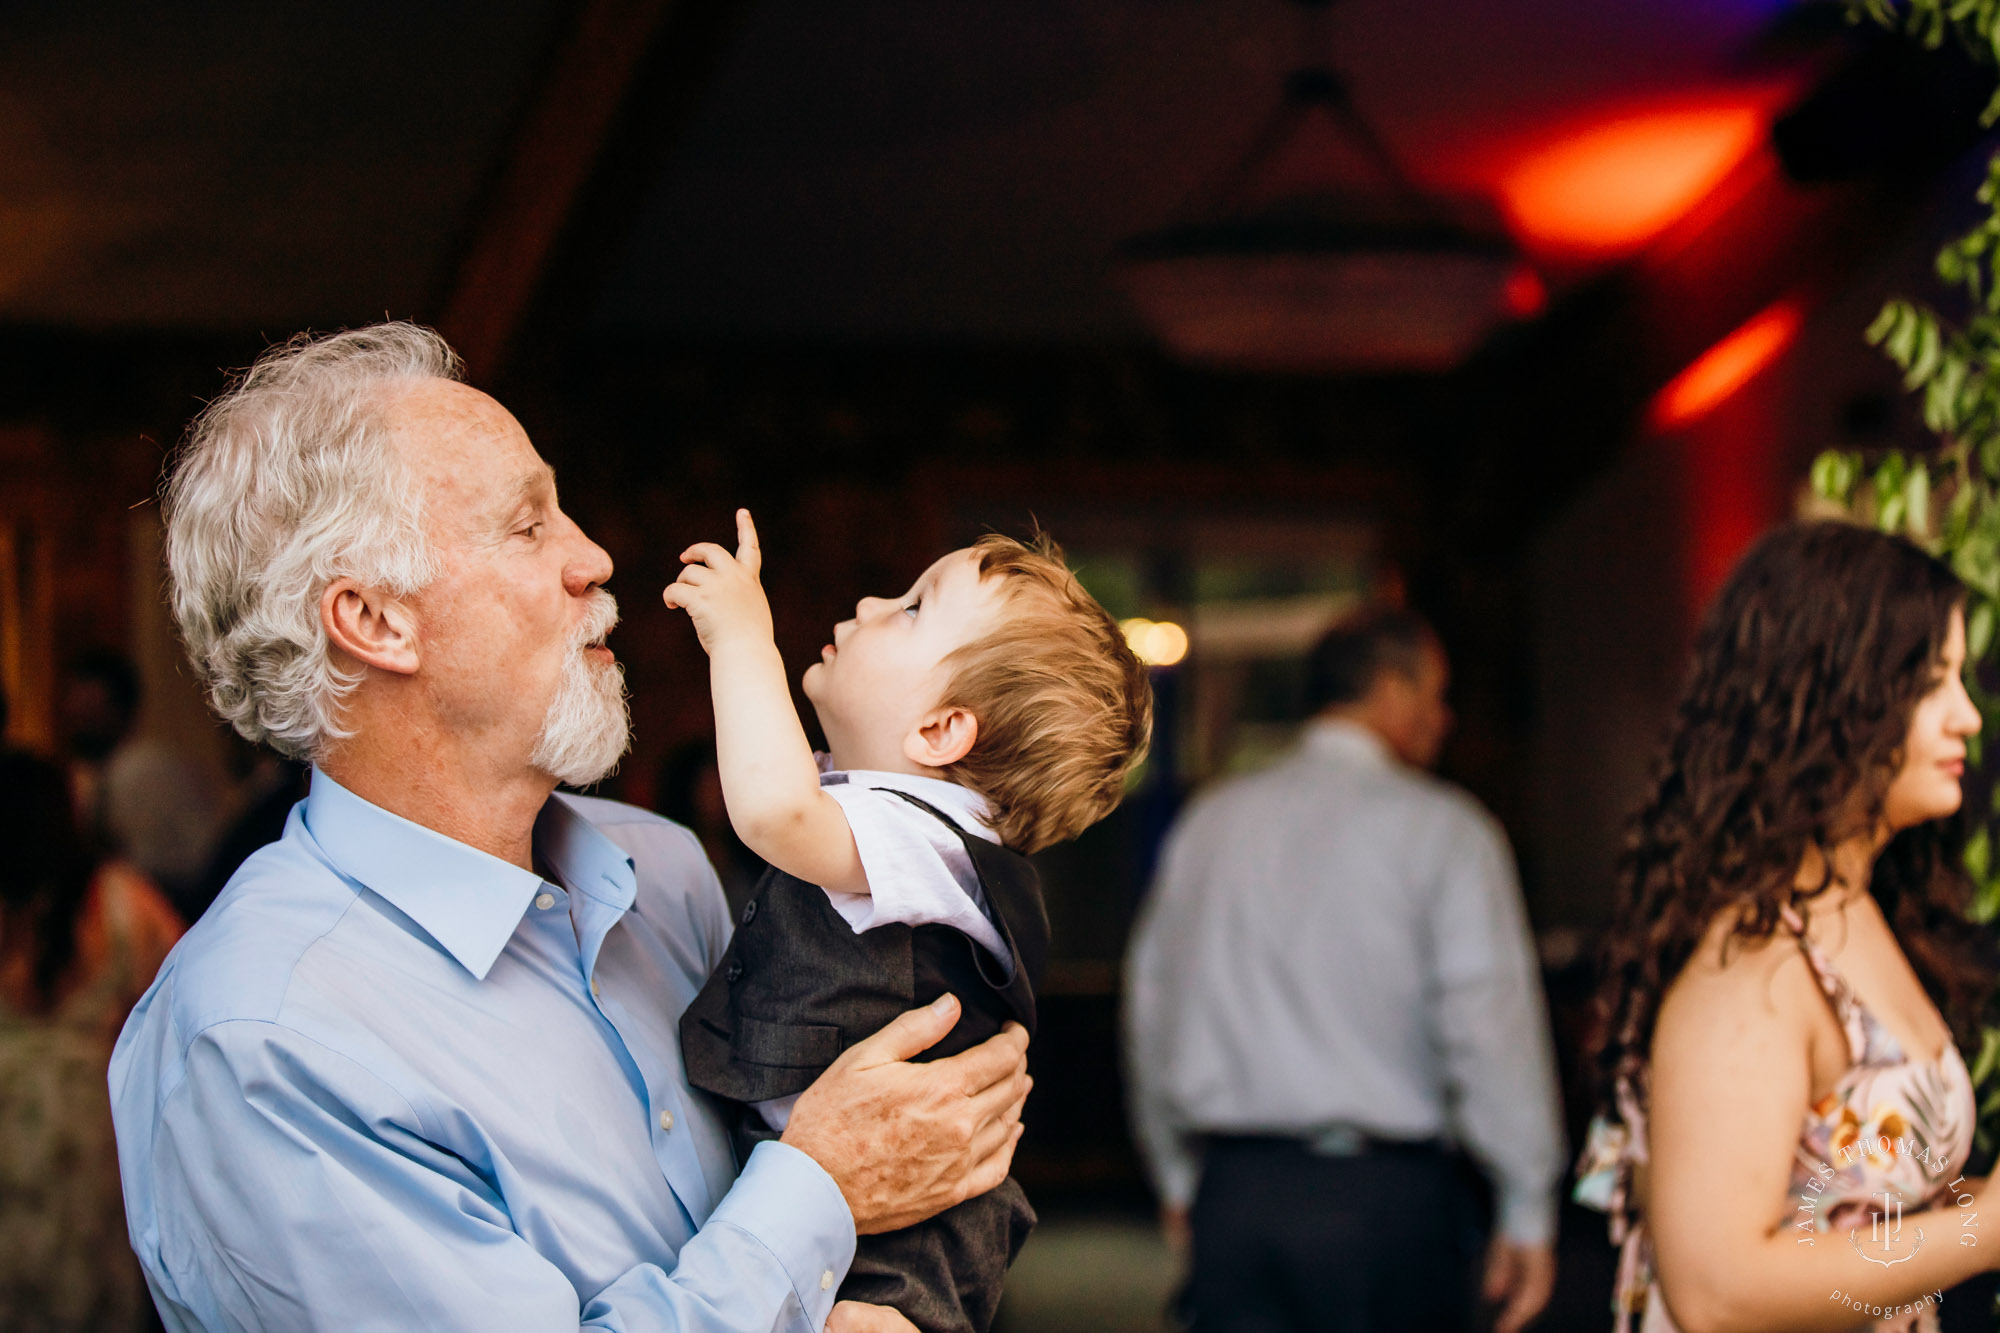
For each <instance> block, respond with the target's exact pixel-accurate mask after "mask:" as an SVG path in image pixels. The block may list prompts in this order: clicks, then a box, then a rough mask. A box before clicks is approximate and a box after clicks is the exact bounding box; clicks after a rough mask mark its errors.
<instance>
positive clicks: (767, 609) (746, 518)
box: [660, 509, 771, 657]
mask: <svg viewBox="0 0 2000 1333" xmlns="http://www.w3.org/2000/svg"><path fill="white" fill-rule="evenodd" d="M681 563H682V564H683V565H684V566H685V568H683V569H682V570H681V576H680V578H678V579H676V580H675V581H674V582H673V583H671V584H669V585H668V586H667V590H666V591H665V592H663V593H661V594H660V600H661V601H663V602H665V603H666V604H667V605H668V606H669V607H679V608H680V609H682V610H684V611H686V612H687V613H688V619H690V620H692V621H694V632H695V633H696V634H697V635H699V636H700V638H701V646H702V648H703V649H704V650H705V651H706V652H707V653H708V655H709V656H710V657H713V656H715V653H716V650H717V648H719V647H723V646H726V645H728V644H730V643H735V642H740V641H748V642H752V643H763V644H767V645H768V644H769V643H770V642H771V603H770V602H769V601H768V600H767V599H766V598H765V596H764V585H763V584H761V583H759V582H758V581H757V576H758V575H759V574H760V573H761V572H762V571H763V568H764V552H763V548H761V547H760V546H758V545H757V525H756V524H754V523H752V522H751V521H750V511H749V510H747V509H739V510H737V511H736V554H735V555H731V554H730V553H729V552H728V551H725V550H723V549H722V547H720V546H718V545H716V544H715V543H714V542H696V543H695V544H694V545H693V546H690V547H688V548H687V550H685V551H682V552H681Z"/></svg>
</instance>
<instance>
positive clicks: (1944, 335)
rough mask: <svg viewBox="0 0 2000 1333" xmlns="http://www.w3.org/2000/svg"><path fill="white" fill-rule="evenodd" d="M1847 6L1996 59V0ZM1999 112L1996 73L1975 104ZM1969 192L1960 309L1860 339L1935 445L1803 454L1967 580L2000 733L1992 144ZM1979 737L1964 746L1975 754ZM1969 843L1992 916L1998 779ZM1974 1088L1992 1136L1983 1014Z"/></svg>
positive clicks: (1982, 1129)
mask: <svg viewBox="0 0 2000 1333" xmlns="http://www.w3.org/2000/svg"><path fill="white" fill-rule="evenodd" d="M1850 13H1851V15H1852V16H1854V17H1856V18H1867V19H1872V20H1874V21H1875V22H1877V23H1880V24H1882V25H1883V26H1885V27H1887V28H1890V29H1893V30H1896V31H1899V32H1902V33H1904V34H1906V35H1908V36H1909V37H1911V38H1913V39H1915V40H1916V41H1918V42H1920V43H1922V44H1923V45H1924V46H1926V47H1929V48H1932V49H1936V48H1939V47H1941V46H1943V45H1944V44H1945V43H1946V42H1948V41H1950V42H1956V43H1957V44H1958V45H1959V46H1961V47H1962V48H1963V49H1964V50H1965V51H1967V52H1968V53H1969V54H1970V55H1972V56H1973V57H1974V58H1975V59H1977V60H1979V61H1980V62H1982V63H1984V64H1986V65H1989V66H2000V0H1854V3H1852V4H1851V5H1850ZM1996 122H2000V87H1996V90H1995V92H1994V94H1993V96H1992V98H1991V100H1989V101H1988V103H1987V106H1986V109H1985V111H1984V112H1983V113H1982V114H1981V116H1980V123H1981V124H1982V125H1987V126H1991V125H1993V124H1995V123H1996ZM1978 200H1979V202H1980V203H1981V204H1983V205H1985V210H1986V212H1985V216H1983V217H1982V218H1980V220H1979V221H1978V222H1977V223H1976V224H1974V225H1973V227H1972V228H1971V230H1969V231H1967V232H1966V233H1965V234H1963V235H1962V236H1958V237H1956V238H1954V239H1953V240H1951V241H1950V242H1948V243H1947V244H1946V245H1945V246H1944V248H1943V249H1942V250H1940V251H1939V252H1938V256H1937V275H1938V277H1939V278H1940V279H1942V280H1943V281H1944V283H1945V284H1946V286H1947V287H1949V288H1951V289H1953V291H1954V292H1955V293H1960V294H1962V295H1963V297H1964V298H1965V302H1966V305H1965V309H1966V311H1967V314H1966V316H1965V317H1964V319H1963V320H1962V321H1960V322H1953V321H1952V320H1949V319H1947V318H1945V317H1944V316H1942V315H1940V314H1939V313H1938V311H1937V310H1936V309H1935V308H1933V307H1931V306H1929V305H1926V304H1922V303H1920V302H1916V301H1909V300H1891V301H1890V302H1888V303H1887V304H1886V305H1885V306H1883V308H1882V313H1881V314H1880V315H1879V316H1877V317H1876V319H1875V322H1874V323H1873V324H1871V325H1870V326H1869V327H1868V332H1867V338H1868V341H1869V342H1870V343H1872V344H1874V345H1875V346H1877V347H1879V348H1881V349H1882V351H1883V352H1884V353H1885V354H1886V355H1887V356H1888V357H1889V359H1890V360H1891V361H1893V362H1894V363H1895V364H1896V366H1897V367H1898V368H1900V369H1901V370H1902V372H1903V387H1904V388H1905V389H1906V390H1908V391H1909V392H1911V393H1913V394H1916V395H1918V396H1919V400H1920V402H1921V405H1922V409H1923V419H1924V424H1925V426H1926V427H1928V428H1929V429H1930V430H1931V431H1932V432H1933V433H1935V434H1936V435H1937V436H1938V437H1939V438H1938V443H1937V445H1936V447H1935V448H1932V449H1928V450H1922V451H1908V452H1906V451H1902V450H1897V451H1893V452H1890V453H1888V454H1886V455H1883V456H1881V457H1878V458H1874V459H1872V460H1868V459H1864V458H1863V456H1862V455H1861V454H1859V453H1855V452H1851V451H1836V452H1829V453H1824V454H1821V455H1820V456H1819V457H1818V458H1817V459H1816V460H1814V462H1813V466H1812V477H1811V483H1812V489H1813V492H1814V493H1815V494H1816V495H1817V496H1818V497H1819V498H1820V500H1821V501H1822V502H1824V503H1828V504H1831V505H1834V506H1837V507H1839V508H1840V509H1842V510H1845V511H1846V512H1847V513H1848V514H1850V515H1851V516H1852V517H1854V518H1855V519H1857V520H1859V521H1862V522H1868V523H1873V524H1874V525H1875V526H1877V527H1879V528H1880V529H1881V530H1883V531H1884V532H1895V533H1901V534H1903V535H1905V536H1908V537H1909V538H1911V539H1912V540H1914V541H1916V542H1919V543H1921V544H1922V545H1923V546H1925V547H1927V548H1928V549H1930V550H1931V551H1933V552H1935V553H1936V554H1938V555H1939V556H1940V557H1942V558H1943V559H1945V560H1947V561H1949V562H1950V563H1951V566H1952V568H1953V569H1954V570H1956V571H1957V572H1958V576H1959V577H1960V578H1961V579H1963V580H1964V581H1965V585H1966V587H1967V588H1968V589H1970V590H1971V592H1970V597H1969V600H1968V603H1967V607H1966V640H1967V642H1966V685H1967V688H1968V689H1969V690H1970V691H1971V693H1972V697H1973V700H1974V702H1975V703H1977V704H1978V706H1979V710H1980V713H1981V714H1982V716H1983V717H1984V718H1985V721H1986V732H1985V735H1986V736H1989V737H1990V736H1995V735H2000V732H1996V730H1995V726H1996V724H2000V690H1995V689H1993V688H1990V687H1989V682H1991V681H1993V680H1994V679H1995V676H1996V671H1995V670H1994V659H1995V657H1996V652H1995V647H1996V645H1995V629H1996V618H2000V155H1996V156H1995V157H1994V158H1993V159H1992V160H1991V161H1990V162H1989V163H1988V165H1987V170H1986V179H1985V180H1984V182H1983V183H1982V184H1981V185H1980V187H1979V191H1978ZM1980 739H1981V738H1980V737H1974V738H1973V746H1972V750H1971V754H1970V756H1969V758H1970V759H1971V761H1972V763H1973V765H1974V766H1975V768H1977V767H1979V766H1980V760H1981V756H1982V749H1981V747H1980V745H1979V744H1978V742H1979V740H1980ZM1991 791H1992V795H1991V797H1990V798H1989V800H1988V802H1987V808H1986V809H1985V810H1984V811H1983V812H1981V813H1982V814H1983V818H1982V819H1980V820H1979V823H1978V826H1977V827H1976V828H1975V829H1974V831H1973V833H1972V836H1971V838H1970V840H1969V841H1968V843H1967V846H1966V852H1965V868H1966V870H1967V872H1968V874H1969V875H1970V877H1971V879H1972V883H1973V900H1972V904H1971V910H1970V915H1971V916H1972V918H1973V920H1975V921H1977V922H1980V923H1988V922H1992V921H1995V920H1996V919H2000V857H1996V856H1995V842H1996V838H2000V783H1993V784H1991ZM1973 1079H1974V1082H1975V1083H1976V1084H1977V1085H1978V1087H1979V1089H1980V1103H1979V1144H1980V1147H1981V1149H1982V1151H1990V1150H1991V1149H1992V1148H1993V1146H1994V1145H1995V1144H1996V1143H2000V1028H1993V1027H1989V1028H1987V1029H1986V1031H1985V1032H1984V1034H1983V1037H1982V1041H1981V1044H1980V1050H1979V1052H1978V1055H1977V1057H1976V1058H1975V1060H1974V1062H1973Z"/></svg>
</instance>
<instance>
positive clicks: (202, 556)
mask: <svg viewBox="0 0 2000 1333" xmlns="http://www.w3.org/2000/svg"><path fill="white" fill-rule="evenodd" d="M461 374H462V366H461V363H460V362H459V359H458V355H457V353H455V352H453V351H452V350H451V347H450V346H449V345H448V344H447V343H446V342H445V340H444V339H443V338H441V337H439V336H438V335H437V334H436V333H433V332H432V331H431V330H429V329H426V328H422V327H419V326H418V325H415V324H407V323H390V324H376V325H373V326H371V327H368V328H361V329H348V330H345V331H343V332H340V333H335V334H331V335H328V336H325V337H314V336H312V335H311V334H300V335H299V336H298V337H296V338H293V339H292V340H291V341H290V342H288V343H285V344H284V345H282V346H279V347H274V348H272V349H270V350H269V351H267V352H265V353H264V355H263V356H261V357H259V358H258V359H257V362H256V364H255V365H253V366H251V367H250V368H249V369H248V370H246V371H244V372H243V374H242V375H241V376H240V377H239V378H237V379H236V380H235V381H234V382H233V383H232V384H231V385H230V386H229V388H228V389H227V390H226V391H225V392H224V393H223V394H222V396H221V397H219V398H217V399H216V400H215V401H214V402H212V403H210V404H209V405H208V407H207V408H206V409H205V410H204V411H203V412H202V413H201V415H200V416H198V417H197V418H195V421H194V424H193V425H192V426H190V427H189V428H188V436H187V442H186V444H185V445H184V446H183V447H182V449H181V452H180V456H179V458H178V459H177V460H176V462H175V464H174V467H173V471H172V474H171V475H170V476H169V477H168V479H167V483H166V488H165V491H164V492H163V495H162V507H163V509H164V511H165V516H166V524H167V541H166V553H167V570H168V574H169V580H170V590H169V591H170V597H171V600H172V604H173V613H174V619H175V621H176V622H177V623H178V624H179V626H180V631H181V637H182V639H183V641H184V642H185V643H186V645H187V652H188V657H189V658H190V659H191V660H192V661H193V663H194V667H195V670H196V671H197V672H199V673H200V675H201V679H202V681H203V683H204V684H205V685H206V686H207V688H208V699H209V703H210V705H211V706H212V707H213V708H214V709H215V711H216V712H217V713H218V714H220V715H221V717H222V718H223V720H224V721H226V722H228V723H229V724H230V725H231V726H233V727H235V728H236V730H237V731H238V732H239V733H240V734H241V735H242V736H243V737H244V738H245V739H246V740H249V741H253V742H264V743H268V744H270V745H271V746H273V747H275V748H276V749H278V750H280V751H282V752H284V753H285V754H288V755H292V756H293V757H295V758H300V759H311V758H316V757H318V756H319V755H320V754H321V753H322V751H323V750H324V749H325V747H326V746H327V744H328V742H330V741H335V740H340V739H344V738H345V737H347V736H348V735H350V734H351V733H350V732H347V731H345V730H343V729H342V727H341V720H340V714H341V704H342V702H343V701H344V700H345V698H346V697H347V695H348V694H350V693H351V692H352V691H353V689H354V687H355V685H357V684H358V683H359V682H360V675H359V673H357V672H343V671H341V670H340V669H339V667H337V666H336V665H335V664H334V661H333V657H332V653H331V651H330V645H329V644H328V642H327V637H326V628H325V626H324V625H322V624H321V622H320V612H319V603H320V597H321V594H322V593H324V592H325V590H326V587H327V585H328V584H330V583H332V582H333V581H334V580H335V579H340V578H351V579H354V580H355V581H356V582H358V583H361V584H363V585H366V586H368V587H374V588H381V589H383V590H384V591H386V592H388V593H390V594H391V595H392V596H397V597H407V596H410V595H412V594H413V593H416V592H418V591H419V590H421V589H422V588H423V587H424V586H425V585H426V584H427V583H429V582H430V580H431V579H432V578H433V577H434V576H435V574H436V572H437V561H436V554H435V552H434V551H433V550H432V548H431V544H430V542H429V540H428V538H427V537H426V535H425V533H424V525H423V517H424V515H423V506H422V497H421V494H420V493H419V491H418V488H417V486H416V485H415V484H414V482H413V479H412V478H411V476H410V474H409V472H408V470H407V469H406V468H405V467H404V466H403V464H402V462H401V460H400V459H398V458H397V457H396V455H395V453H394V451H393V450H392V449H391V448H390V447H389V444H388V439H387V431H386V423H385V419H384V417H385V412H384V409H385V406H386V404H387V403H388V402H389V401H390V399H391V398H392V397H393V396H394V391H395V390H396V389H397V388H399V387H407V386H410V385H413V384H415V383H418V382H420V381H423V380H432V379H445V380H456V379H459V378H460V377H461Z"/></svg>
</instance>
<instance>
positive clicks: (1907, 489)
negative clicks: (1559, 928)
mask: <svg viewBox="0 0 2000 1333" xmlns="http://www.w3.org/2000/svg"><path fill="white" fill-rule="evenodd" d="M1903 508H1904V510H1905V511H1906V513H1905V515H1904V519H1905V521H1906V522H1907V523H1908V524H1909V525H1910V531H1911V532H1912V533H1913V534H1915V535H1916V536H1918V537H1928V536H1929V535H1930V530H1931V473H1930V469H1929V468H1927V467H1925V466H1924V465H1923V464H1922V463H1919V464H1917V465H1916V466H1915V467H1913V468H1911V469H1910V475H1909V477H1908V478H1906V479H1905V480H1904V482H1903Z"/></svg>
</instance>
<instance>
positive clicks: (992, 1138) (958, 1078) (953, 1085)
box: [783, 995, 1034, 1235]
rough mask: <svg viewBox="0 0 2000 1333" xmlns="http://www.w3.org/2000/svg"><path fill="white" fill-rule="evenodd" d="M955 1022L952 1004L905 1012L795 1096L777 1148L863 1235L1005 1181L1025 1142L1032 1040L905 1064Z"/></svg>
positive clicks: (1003, 1037) (1008, 1039) (1006, 1037)
mask: <svg viewBox="0 0 2000 1333" xmlns="http://www.w3.org/2000/svg"><path fill="white" fill-rule="evenodd" d="M956 1022H958V999H957V997H955V996H952V995H945V996H943V997H941V998H940V999H939V1000H938V1001H937V1002H936V1003H934V1004H931V1005H927V1006H926V1007H924V1008H922V1009H912V1010H910V1011H909V1012H908V1013H906V1014H901V1015H899V1016H897V1018H896V1020H895V1021H894V1022H892V1023H890V1024H889V1025H888V1026H887V1027H885V1028H883V1029H882V1030H881V1031H880V1032H878V1033H876V1034H875V1035H874V1036H872V1037H869V1038H868V1039H867V1040H865V1041H862V1042H859V1043H857V1044H856V1045H854V1046H851V1047H849V1048H848V1049H847V1050H846V1051H845V1052H844V1053H843V1054H842V1055H841V1057H840V1058H839V1059H838V1060H835V1061H834V1062H833V1064H832V1065H831V1066H830V1067H829V1068H828V1069H827V1071H826V1072H825V1073H824V1074H821V1075H820V1076H819V1078H818V1079H816V1080H815V1081H814V1082H813V1085H812V1086H811V1087H809V1088H807V1089H806V1090H805V1091H804V1092H803V1093H801V1094H800V1095H799V1100H798V1103H797V1105H795V1106H794V1107H793V1108H792V1118H791V1121H790V1123H789V1124H788V1125H787V1126H786V1129H785V1133H784V1138H783V1142H785V1143H788V1144H790V1145H791V1146H792V1147H794V1148H797V1149H798V1150H799V1151H800V1152H803V1153H805V1154H806V1155H807V1156H808V1157H810V1158H812V1159H813V1160H814V1161H816V1162H818V1163H819V1164H820V1166H822V1167H824V1168H825V1170H826V1173H827V1174H828V1175H830V1176H832V1177H833V1179H834V1183H835V1184H837V1185H839V1186H840V1192H841V1194H843V1195H844V1196H846V1199H847V1206H848V1208H849V1210H851V1211H852V1212H853V1214H854V1229H855V1230H856V1231H858V1232H860V1233H862V1234H863V1235H867V1234H870V1233H873V1232H878V1231H894V1230H896V1229H898V1228H900V1227H906V1226H910V1225H911V1224H913V1223H916V1222H921V1221H923V1220H924V1219H925V1218H927V1217H932V1216H934V1215H936V1214H938V1213H941V1212H943V1211H944V1210H945V1209H947V1208H949V1207H951V1206H952V1205H953V1204H957V1203H963V1202H964V1201H965V1200H967V1199H969V1198H971V1197H972V1196H973V1195H975V1194H984V1193H985V1192H986V1191H987V1190H990V1189H992V1188H993V1187H994V1186H996V1185H998V1184H999V1183H1000V1182H1001V1181H1003V1180H1005V1179H1006V1178H1007V1169H1008V1168H1009V1167H1010V1166H1012V1165H1013V1162H1014V1143H1015V1140H1017V1139H1019V1138H1020V1137H1021V1104H1022V1103H1023V1102H1025V1101H1026V1100H1027V1098H1028V1089H1029V1088H1030V1087H1032V1086H1033V1082H1034V1081H1033V1080H1032V1079H1030V1078H1029V1077H1028V1034H1027V1033H1026V1031H1024V1030H1023V1029H1022V1028H1021V1026H1020V1024H1018V1023H1009V1024H1008V1025H1007V1026H1006V1028H1005V1029H1004V1030H1003V1031H1002V1032H1001V1033H1000V1035H999V1036H997V1037H993V1038H991V1039H990V1040H988V1041H985V1042H982V1043H981V1044H980V1045H978V1046H975V1047H973V1048H972V1049H971V1050H969V1051H961V1052H959V1053H958V1054H957V1055H954V1056H950V1057H948V1058H946V1059H943V1060H934V1061H932V1062H930V1063H929V1064H920V1065H919V1064H910V1063H908V1061H909V1059H910V1057H911V1056H913V1055H916V1054H917V1053H918V1052H920V1051H924V1050H928V1049H929V1048H930V1047H932V1046H934V1045H936V1044H937V1043H938V1042H939V1041H941V1040H943V1038H944V1036H945V1034H946V1033H948V1032H950V1031H951V1029H952V1025H953V1024H955V1023H956Z"/></svg>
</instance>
